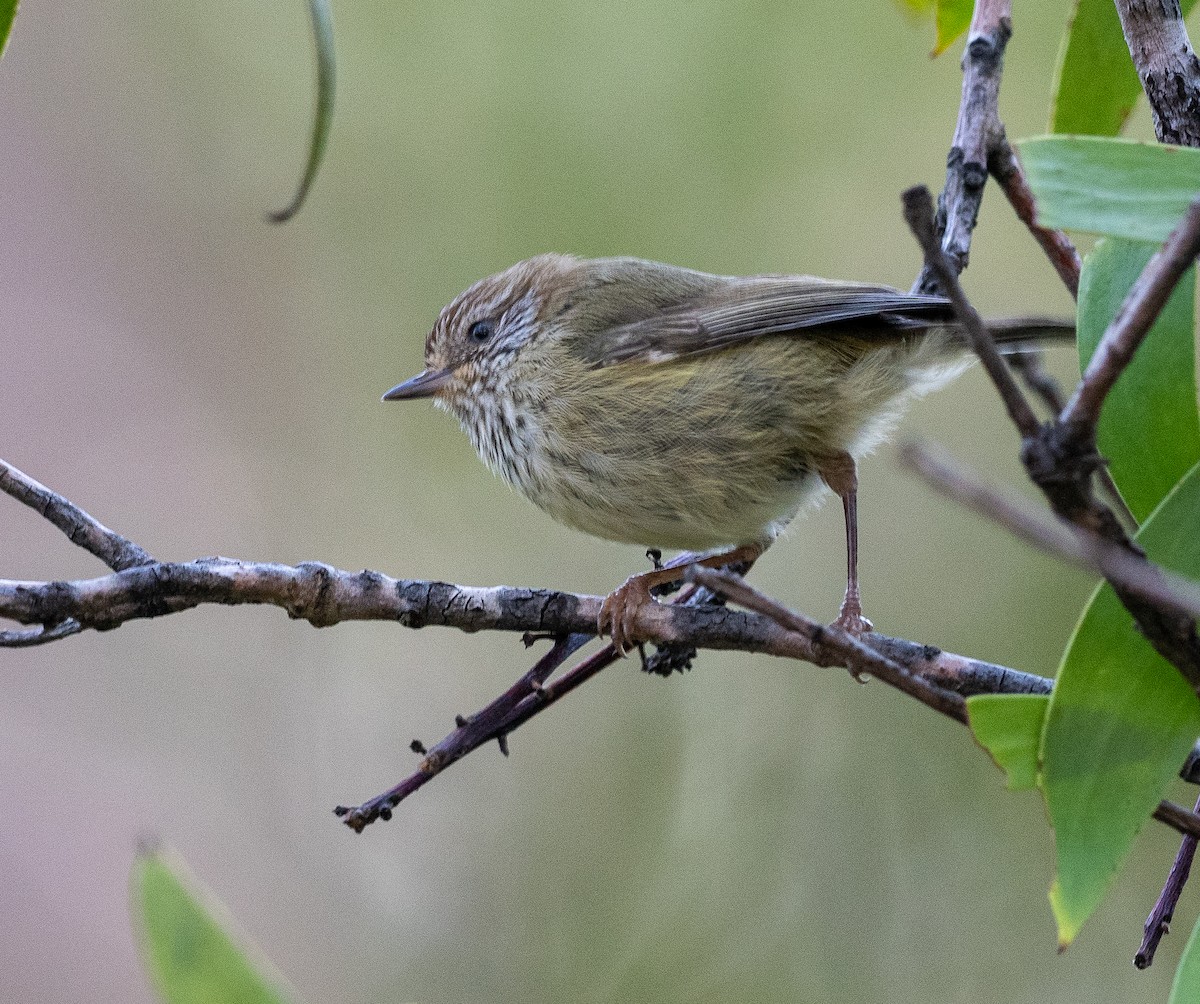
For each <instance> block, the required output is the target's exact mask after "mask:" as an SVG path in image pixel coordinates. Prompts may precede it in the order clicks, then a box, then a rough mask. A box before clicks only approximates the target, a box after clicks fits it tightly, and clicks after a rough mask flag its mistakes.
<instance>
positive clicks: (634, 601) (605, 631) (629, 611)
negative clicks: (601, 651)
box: [597, 575, 654, 658]
mask: <svg viewBox="0 0 1200 1004" xmlns="http://www.w3.org/2000/svg"><path fill="white" fill-rule="evenodd" d="M653 602H654V599H653V598H652V597H651V595H650V589H649V587H648V586H647V585H646V582H645V580H644V579H643V578H642V576H640V575H634V576H631V577H630V578H628V579H626V580H625V583H624V585H622V586H619V587H617V588H616V589H614V590H613V591H612V592H611V593H609V594H608V595H607V596H606V597H604V602H603V603H601V604H600V617H599V619H598V623H597V628H598V629H599V632H600V634H601V636H603V635H610V636H611V637H612V644H613V648H615V649H616V650H617V654H618V655H619V656H621V657H622V658H624V657H625V655H626V654H627V653H628V652H629V650H630V649H631V648H634V647H635V646H636V645H637V644H638V642H639V641H641V639H639V638H638V637H637V633H636V631H635V624H636V622H637V615H638V611H639V610H640V609H641V608H642V607H643V606H645V605H646V604H647V603H653Z"/></svg>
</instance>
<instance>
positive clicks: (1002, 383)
mask: <svg viewBox="0 0 1200 1004" xmlns="http://www.w3.org/2000/svg"><path fill="white" fill-rule="evenodd" d="M900 201H901V203H902V204H903V206H904V219H905V221H906V222H907V223H908V226H909V229H911V230H912V232H913V234H914V235H915V236H916V238H917V243H918V244H920V246H921V250H922V251H923V252H924V255H925V271H926V272H928V273H929V274H930V275H931V276H932V277H933V279H934V280H935V282H936V284H937V288H938V289H940V290H941V291H942V293H943V294H944V295H945V296H947V297H949V299H950V302H951V304H953V306H954V312H955V314H956V315H957V316H958V321H959V323H960V324H961V325H962V328H963V333H964V335H965V337H966V339H967V343H968V344H969V345H970V346H971V348H973V349H974V350H975V353H976V354H977V355H978V356H979V359H980V361H981V362H982V363H983V366H984V369H986V370H987V373H988V376H990V377H991V378H992V383H994V384H995V385H996V390H997V392H999V394H1000V398H1001V400H1003V401H1004V405H1005V407H1006V408H1007V409H1008V414H1009V417H1010V418H1012V420H1013V424H1015V425H1016V427H1017V428H1018V429H1019V430H1020V432H1021V435H1022V436H1024V437H1029V436H1033V435H1035V434H1036V433H1037V430H1038V427H1039V424H1040V423H1039V422H1038V419H1037V415H1035V414H1034V412H1033V408H1031V407H1030V405H1029V402H1028V401H1027V400H1026V399H1025V395H1024V394H1023V393H1022V392H1021V388H1020V386H1019V385H1018V384H1017V381H1016V378H1015V377H1014V376H1013V375H1012V370H1010V369H1009V368H1008V366H1007V364H1006V363H1005V362H1004V359H1003V357H1001V355H1000V350H999V349H997V348H996V343H995V341H994V340H993V339H992V336H991V335H990V334H989V333H988V330H987V326H986V325H985V324H984V323H983V319H982V318H981V317H980V316H979V314H978V313H976V311H975V308H974V307H972V306H971V304H970V303H969V302H968V301H967V296H966V294H965V293H964V292H963V289H962V286H961V285H960V284H959V282H958V276H957V273H955V272H954V271H953V269H952V268H951V266H950V262H949V260H948V259H947V257H946V255H945V254H944V253H943V251H942V247H941V246H940V245H939V244H938V239H937V232H936V230H935V224H934V216H933V198H932V196H931V195H930V194H929V189H928V188H926V187H925V186H924V185H914V186H913V187H912V188H910V189H908V190H907V191H905V192H904V194H903V195H901V196H900Z"/></svg>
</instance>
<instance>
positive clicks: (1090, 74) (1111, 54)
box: [1050, 0, 1196, 136]
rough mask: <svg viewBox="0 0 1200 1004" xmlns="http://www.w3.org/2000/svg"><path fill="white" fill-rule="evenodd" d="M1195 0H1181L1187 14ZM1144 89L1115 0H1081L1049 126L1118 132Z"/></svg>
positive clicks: (1065, 47) (1103, 133)
mask: <svg viewBox="0 0 1200 1004" xmlns="http://www.w3.org/2000/svg"><path fill="white" fill-rule="evenodd" d="M1195 3H1196V0H1181V3H1180V6H1181V7H1182V9H1183V13H1184V14H1185V15H1186V14H1187V13H1188V11H1190V10H1191V9H1192V7H1193V6H1195ZM1141 93H1142V84H1141V81H1140V80H1138V75H1137V71H1136V70H1135V69H1134V68H1133V60H1132V59H1130V58H1129V47H1128V46H1127V45H1126V44H1125V35H1124V33H1123V32H1122V31H1121V19H1120V18H1119V17H1118V16H1117V7H1116V4H1114V3H1113V0H1077V2H1076V4H1075V12H1074V14H1073V15H1072V17H1071V22H1070V24H1069V25H1068V26H1067V31H1066V34H1065V35H1064V36H1063V44H1062V48H1061V50H1060V53H1059V59H1058V69H1057V71H1056V73H1055V79H1054V99H1053V104H1052V107H1051V110H1050V130H1051V132H1058V133H1085V134H1087V135H1090V136H1115V135H1117V133H1119V132H1120V131H1121V127H1122V126H1124V124H1125V120H1126V119H1127V118H1128V117H1129V113H1130V112H1131V111H1132V110H1133V106H1134V104H1135V103H1136V102H1137V99H1138V97H1139V96H1140V95H1141Z"/></svg>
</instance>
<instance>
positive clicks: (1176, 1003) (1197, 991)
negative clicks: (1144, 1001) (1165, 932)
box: [1167, 921, 1200, 1004]
mask: <svg viewBox="0 0 1200 1004" xmlns="http://www.w3.org/2000/svg"><path fill="white" fill-rule="evenodd" d="M1196 1001H1200V921H1197V922H1196V926H1195V927H1194V928H1192V936H1191V937H1190V938H1188V943H1187V948H1185V949H1184V950H1183V958H1181V959H1180V960H1179V968H1177V969H1176V970H1175V982H1174V983H1172V984H1171V999H1170V1000H1169V1001H1168V1002H1167V1004H1195V1002H1196Z"/></svg>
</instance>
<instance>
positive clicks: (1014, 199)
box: [988, 136, 1083, 409]
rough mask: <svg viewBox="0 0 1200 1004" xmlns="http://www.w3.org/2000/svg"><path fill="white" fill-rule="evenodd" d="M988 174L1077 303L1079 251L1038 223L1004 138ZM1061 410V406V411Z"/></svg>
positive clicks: (1030, 196) (1022, 174) (992, 154)
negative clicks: (993, 179) (994, 180)
mask: <svg viewBox="0 0 1200 1004" xmlns="http://www.w3.org/2000/svg"><path fill="white" fill-rule="evenodd" d="M988 170H989V171H990V172H991V175H992V177H993V178H995V179H996V183H997V184H998V185H999V186H1000V189H1001V191H1003V192H1004V195H1005V197H1006V198H1007V199H1008V204H1009V205H1010V206H1012V208H1013V211H1014V212H1015V213H1016V214H1017V219H1019V220H1020V221H1021V222H1022V223H1024V224H1025V226H1026V227H1028V228H1029V232H1030V233H1031V234H1033V238H1034V240H1036V241H1037V242H1038V246H1039V247H1040V248H1041V249H1042V251H1044V252H1045V254H1046V257H1047V258H1049V259H1050V264H1051V265H1053V266H1054V271H1055V272H1057V273H1058V277H1059V278H1060V279H1062V281H1063V285H1065V286H1066V287H1067V289H1068V290H1069V291H1070V293H1071V298H1072V299H1077V298H1078V296H1079V273H1080V270H1081V269H1082V268H1083V263H1082V261H1081V260H1080V258H1079V251H1078V250H1076V248H1075V245H1074V244H1073V243H1071V238H1069V237H1068V236H1067V235H1066V234H1065V233H1063V232H1062V231H1061V230H1054V229H1051V228H1049V227H1043V226H1041V225H1040V224H1039V223H1038V222H1037V211H1036V209H1035V208H1034V199H1033V191H1032V189H1030V187H1029V182H1028V181H1027V180H1026V178H1025V172H1024V171H1023V170H1022V169H1021V162H1020V161H1019V160H1017V155H1016V153H1015V152H1014V151H1013V148H1012V146H1011V144H1009V142H1008V140H1007V139H1005V138H1004V137H1003V136H1002V137H1000V139H999V140H998V141H997V142H996V143H995V145H994V146H993V148H992V149H991V151H990V152H989V156H988ZM1061 407H1062V406H1061V405H1059V409H1061Z"/></svg>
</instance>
